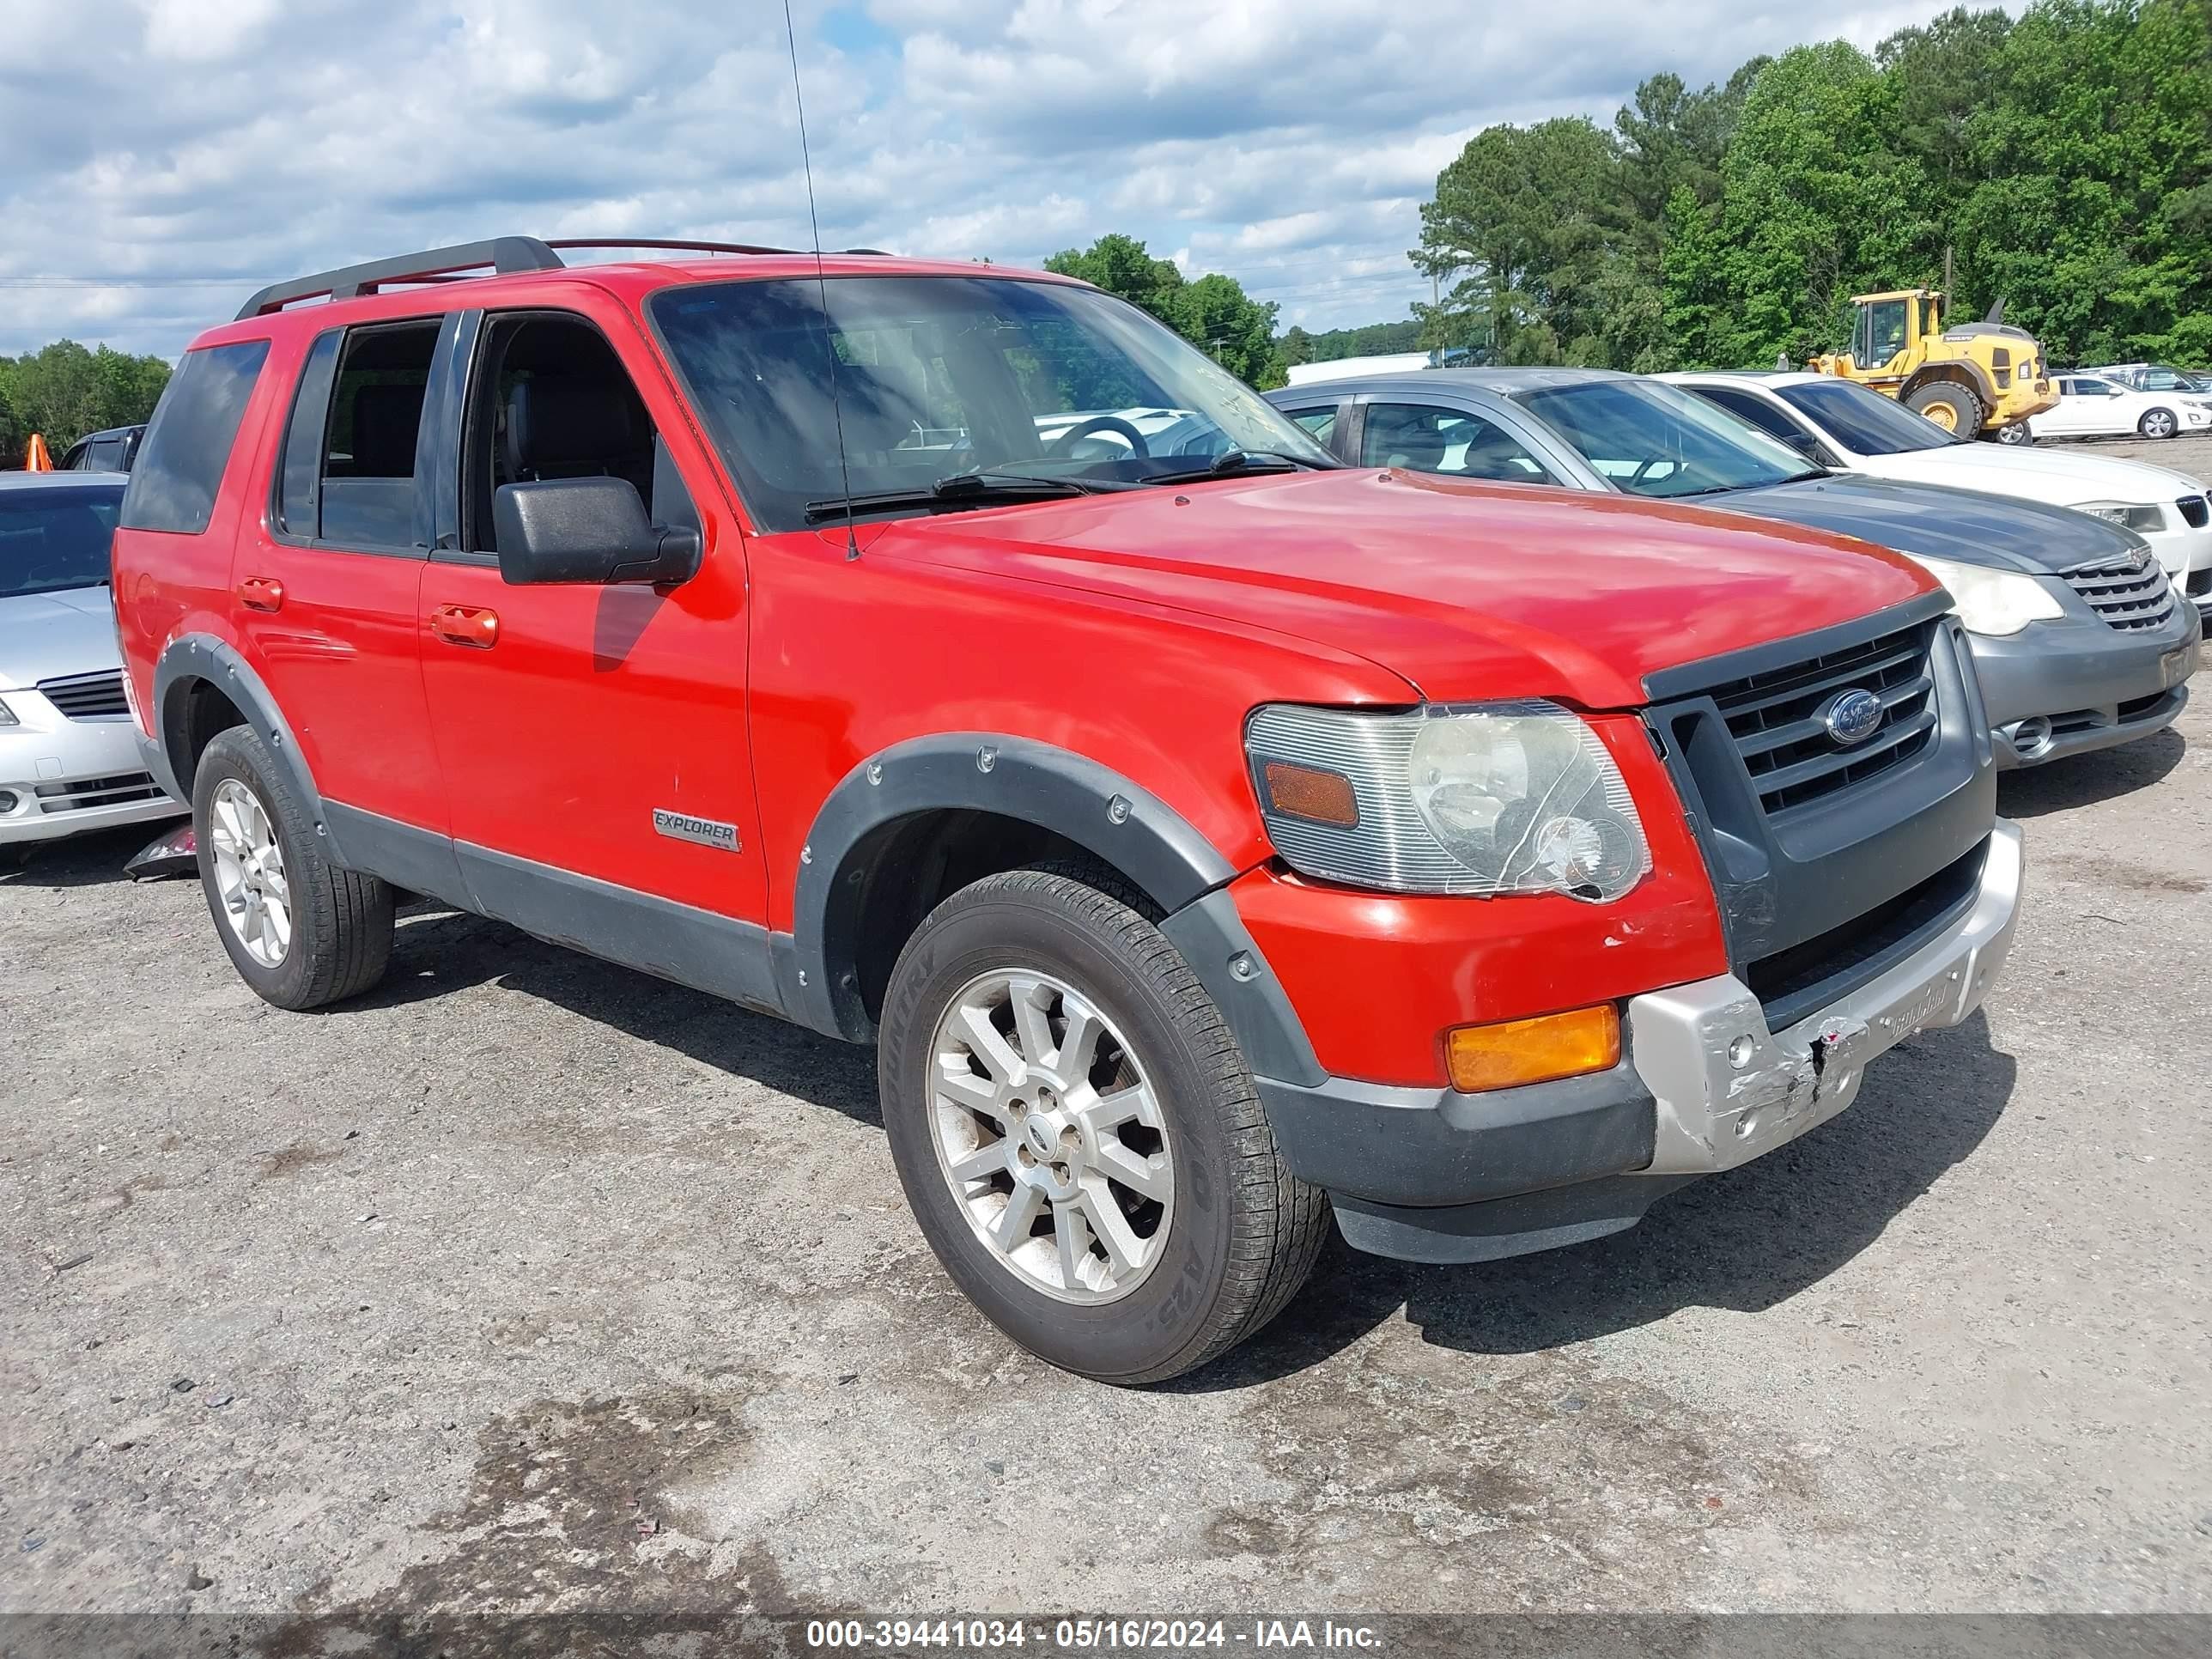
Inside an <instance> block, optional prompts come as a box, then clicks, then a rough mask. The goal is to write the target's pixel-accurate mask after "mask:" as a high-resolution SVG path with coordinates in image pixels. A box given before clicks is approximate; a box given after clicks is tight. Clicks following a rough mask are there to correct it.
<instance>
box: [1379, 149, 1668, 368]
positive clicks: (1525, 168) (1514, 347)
mask: <svg viewBox="0 0 2212 1659" xmlns="http://www.w3.org/2000/svg"><path fill="white" fill-rule="evenodd" d="M1627 230H1628V213H1627V210H1626V197H1625V196H1624V194H1623V193H1622V191H1621V188H1620V156H1619V155H1618V153H1617V152H1616V151H1615V149H1614V148H1613V141H1612V140H1611V138H1610V137H1608V136H1607V134H1605V133H1603V132H1601V131H1599V130H1598V129H1597V128H1596V127H1595V125H1592V124H1591V123H1590V122H1589V121H1588V120H1586V119H1584V118H1581V117H1578V116H1577V117H1571V118H1569V117H1562V118H1558V119H1555V120H1550V121H1543V122H1539V123H1538V124H1537V125H1534V126H1531V127H1514V126H1492V127H1486V128H1484V129H1483V131H1480V132H1479V133H1477V134H1475V136H1474V137H1473V138H1472V139H1470V140H1468V144H1467V147H1466V148H1465V149H1462V151H1461V152H1460V154H1459V155H1457V156H1456V157H1455V158H1454V159H1453V160H1452V161H1450V162H1449V163H1448V164H1447V165H1446V166H1445V167H1444V170H1443V172H1442V173H1438V174H1437V193H1436V196H1435V197H1434V198H1433V199H1432V200H1431V201H1428V202H1425V203H1424V204H1422V206H1421V245H1420V246H1419V247H1418V248H1415V249H1413V251H1412V253H1411V256H1410V257H1411V258H1412V259H1413V264H1414V267H1415V269H1417V270H1419V271H1421V272H1422V274H1423V275H1425V276H1431V277H1434V278H1436V279H1437V280H1438V281H1439V282H1444V281H1449V282H1450V283H1452V286H1451V289H1450V290H1449V292H1448V293H1446V294H1445V295H1443V298H1442V300H1441V301H1439V302H1438V303H1437V304H1434V305H1430V306H1419V305H1417V306H1415V307H1414V308H1413V309H1414V314H1415V315H1416V316H1417V317H1418V318H1419V319H1420V320H1421V323H1422V333H1421V343H1422V344H1424V345H1428V346H1432V347H1436V346H1440V347H1447V348H1449V347H1457V346H1467V347H1484V346H1486V347H1488V348H1489V349H1492V351H1494V352H1495V353H1496V355H1497V356H1498V360H1499V361H1501V362H1558V361H1560V360H1561V357H1562V355H1563V354H1565V353H1568V352H1574V353H1577V354H1580V353H1584V352H1587V351H1589V350H1590V349H1594V343H1595V341H1597V340H1598V339H1599V338H1601V328H1600V319H1599V317H1598V315H1597V312H1598V307H1599V305H1600V302H1601V286H1600V285H1601V279H1602V278H1604V277H1605V276H1606V275H1607V271H1608V269H1609V268H1610V266H1611V264H1612V262H1613V258H1615V257H1616V256H1617V255H1618V254H1619V253H1620V252H1621V250H1622V248H1623V246H1624V245H1625V242H1626V236H1627Z"/></svg>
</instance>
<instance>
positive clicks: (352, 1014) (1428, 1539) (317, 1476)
mask: <svg viewBox="0 0 2212 1659" xmlns="http://www.w3.org/2000/svg"><path fill="white" fill-rule="evenodd" d="M2208 447H2212V446H2208ZM2159 453H2160V459H2172V460H2174V461H2179V460H2180V459H2181V458H2180V456H2179V446H2166V447H2161V448H2160V451H2159ZM2183 464H2186V463H2183ZM2207 470H2212V468H2208V469H2207ZM2002 805H2003V810H2005V811H2007V812H2008V813H2010V814H2011V815H2013V816H2014V817H2017V818H2019V819H2021V821H2023V822H2024V823H2026V825H2027V831H2028V835H2029V837H2030V842H2029V849H2030V858H2031V862H2032V871H2031V900H2032V902H2031V905H2030V908H2028V910H2027V915H2026V918H2025V921H2024V922H2023V924H2022V927H2021V933H2020V937H2019V941H2018V944H2017V945H2016V947H2015V951H2014V955H2013V960H2012V964H2011V969H2010V972H2009V976H2008V980H2007V981H2006V982H2005V983H2004V984H2003V985H2002V987H2001V988H2000V990H1999V992H1998V994H1997V995H1996V999H1995V1001H1994V1003H1993V1005H1992V1006H1991V1007H1990V1009H1989V1011H1988V1012H1987V1013H1986V1015H1985V1016H1984V1017H1978V1018H1976V1019H1975V1020H1974V1021H1973V1022H1972V1024H1969V1025H1968V1026H1966V1027H1965V1028H1962V1029H1960V1030H1955V1031H1949V1032H1944V1033H1941V1034H1936V1035H1930V1036H1923V1037H1921V1038H1918V1039H1916V1040H1914V1041H1913V1042H1910V1043H1909V1044H1907V1045H1906V1046H1905V1048H1902V1049H1900V1050H1899V1052H1898V1053H1897V1054H1893V1056H1891V1057H1890V1058H1889V1059H1888V1060H1887V1061H1886V1062H1885V1063H1884V1064H1882V1065H1881V1066H1880V1067H1879V1068H1878V1069H1877V1070H1876V1071H1875V1073H1874V1075H1873V1077H1872V1078H1871V1079H1870V1081H1869V1085H1868V1088H1867V1091H1866V1092H1865V1093H1864V1095H1863V1097H1861V1099H1860V1101H1859V1103H1857V1105H1855V1106H1854V1107H1853V1108H1852V1109H1850V1111H1849V1112H1847V1113H1845V1114H1844V1115H1843V1116H1842V1117H1840V1118H1838V1120H1837V1121H1835V1122H1833V1123H1832V1124H1831V1125H1829V1126H1827V1127H1825V1128H1823V1129H1821V1130H1820V1131H1818V1132H1816V1133H1814V1134H1813V1135H1811V1136H1809V1137H1808V1138H1807V1139H1804V1140H1802V1141H1801V1142H1799V1143H1797V1144H1796V1146H1793V1147H1790V1148H1789V1149H1786V1150H1784V1152H1780V1153H1778V1154H1776V1155H1774V1156H1772V1157H1770V1158H1766V1159H1765V1160H1764V1161H1762V1162H1759V1163H1758V1164H1753V1165H1751V1166H1749V1167H1747V1168H1746V1169H1744V1170H1740V1171H1737V1172H1736V1173H1735V1174H1733V1175H1730V1176H1723V1177H1719V1178H1717V1179H1714V1180H1711V1181H1708V1182H1704V1183H1702V1184H1701V1185H1699V1186H1698V1187H1695V1188H1691V1189H1690V1190H1688V1191H1687V1192H1686V1193H1684V1194H1680V1195H1679V1196H1678V1197H1676V1198H1674V1199H1673V1200H1668V1202H1667V1203H1665V1204H1663V1205H1662V1206H1661V1207H1660V1208H1659V1209H1658V1210H1656V1212H1654V1213H1653V1215H1652V1216H1651V1218H1650V1220H1649V1221H1648V1222H1647V1223H1646V1224H1645V1225H1644V1226H1643V1227H1641V1228H1639V1229H1638V1230H1636V1231H1632V1232H1630V1233H1628V1234H1625V1235H1622V1236H1620V1237H1616V1238H1613V1239H1608V1240H1605V1241H1602V1242H1601V1243H1595V1244H1591V1245H1587V1246H1583V1247H1582V1248H1579V1249H1572V1250H1568V1251H1563V1252H1559V1253H1557V1254H1554V1255H1546V1256H1539V1257H1534V1258H1531V1259H1528V1260H1524V1261H1513V1262H1506V1263H1501V1264H1497V1265H1493V1266H1487V1267H1470V1268H1463V1269H1451V1270H1445V1269H1433V1268H1419V1267H1404V1266H1399V1265H1396V1264H1392V1263H1387V1262H1382V1261H1372V1260H1369V1259H1365V1258H1359V1257H1355V1256H1352V1255H1349V1254H1348V1253H1345V1252H1342V1251H1339V1252H1337V1253H1336V1254H1334V1255H1332V1256H1331V1257H1330V1258H1329V1260H1328V1262H1327V1263H1326V1265H1325V1268H1324V1271H1323V1273H1322V1275H1321V1276H1320V1277H1319V1278H1318V1279H1316V1282H1315V1283H1314V1285H1312V1287H1311V1288H1310V1290H1309V1291H1308V1292H1307V1293H1306V1294H1305V1295H1304V1297H1303V1298H1302V1299H1301V1300H1300V1301H1298V1302H1297V1304H1295V1305H1294V1306H1293V1307H1292V1308H1291V1310H1290V1312H1289V1313H1288V1314H1287V1315H1286V1316H1285V1317H1284V1318H1283V1319H1282V1320H1281V1321H1280V1322H1279V1324H1277V1325H1276V1326H1275V1327H1274V1328H1273V1330H1272V1331H1271V1332H1270V1333H1269V1334H1267V1335H1266V1336H1265V1337H1263V1338H1262V1339H1261V1340H1260V1341H1259V1342H1257V1343H1256V1344H1255V1345H1253V1346H1250V1347H1249V1348H1248V1349H1246V1350H1244V1351H1243V1352H1241V1353H1240V1354H1238V1355H1237V1356H1233V1357H1232V1358H1231V1360H1230V1361H1229V1362H1227V1363H1225V1364H1223V1365H1221V1366H1219V1367H1218V1368H1216V1369H1214V1370H1212V1371H1209V1372H1207V1373H1205V1374H1202V1375H1200V1376H1198V1377H1196V1378H1194V1379H1189V1380H1188V1381H1187V1382H1186V1383H1183V1384H1182V1385H1181V1386H1178V1387H1176V1388H1173V1389H1166V1390H1162V1391H1158V1392H1152V1393H1146V1394H1131V1393H1116V1392H1113V1391H1110V1390H1107V1389H1099V1388H1096V1387H1093V1386H1091V1385H1089V1384H1086V1383H1079V1382H1076V1381H1073V1380H1071V1379H1069V1378H1067V1377H1066V1376H1060V1375H1058V1374H1056V1373H1054V1372H1051V1371H1049V1370H1046V1369H1045V1368H1043V1367H1042V1366H1041V1365H1039V1364H1036V1362H1034V1361H1032V1360H1030V1359H1029V1358H1026V1357H1024V1356H1023V1355H1021V1354H1019V1353H1018V1352H1014V1351H1012V1350H1011V1349H1010V1348H1009V1347H1008V1346H1006V1344H1005V1343H1004V1342H1002V1341H1001V1340H1000V1339H999V1338H998V1337H997V1336H996V1334H994V1333H993V1332H992V1331H991V1330H990V1329H989V1328H987V1327H986V1326H984V1325H983V1324H982V1322H981V1321H980V1320H979V1319H978V1318H977V1317H976V1316H975V1315H973V1314H972V1313H971V1312H970V1311H969V1309H968V1307H967V1305H966V1304H964V1303H963V1301H962V1300H961V1299H960V1298H959V1297H957V1295H956V1294H955V1293H954V1292H953V1291H951V1288H950V1287H949V1285H947V1284H946V1282H945V1279H943V1278H942V1276H941V1275H940V1274H939V1272H938V1270H937V1267H935V1265H934V1263H933V1261H932V1260H931V1258H930V1257H929V1255H927V1252H926V1250H925V1249H924V1248H923V1246H922V1244H921V1241H920V1239H919V1237H918V1236H917V1234H916V1232H915V1230H914V1228H913V1226H912V1225H911V1224H910V1223H909V1221H908V1218H907V1216H906V1213H905V1212H904V1209H903V1206H902V1203H901V1200H900V1198H899V1195H898V1192H897V1188H896V1184H895V1182H894V1181H893V1178H892V1174H891V1167H890V1158H889V1155H888V1153H887V1152H886V1150H885V1147H884V1138H883V1134H882V1133H881V1131H880V1129H879V1127H878V1123H877V1121H876V1115H875V1106H874V1090H873V1084H872V1071H871V1061H870V1057H869V1056H868V1055H866V1054H863V1053H861V1052H860V1051H858V1050H854V1049H849V1048H842V1047H840V1046H837V1045H836V1044H833V1043H829V1042H824V1041H821V1040H818V1039H816V1038H814V1037H811V1036H805V1035H804V1034H801V1033H799V1032H798V1031H797V1030H793V1029H790V1028H787V1027H784V1026H781V1025H779V1024H775V1023H773V1022H770V1021H768V1020H765V1019H762V1018H755V1017H752V1016H750V1015H747V1014H744V1013H741V1012H736V1011H734V1010H732V1009H730V1008H728V1007H726V1006H721V1005H718V1004H716V1003H714V1002H712V1001H710V1000H707V999H705V998H703V997H700V996H696V995H693V994H689V993H687V992H684V991H681V990H678V989H674V988H671V987H667V986H664V985H662V984H659V983H658V982H656V981H652V980H650V979H646V978H642V977H640V976H637V975H632V974H629V973H626V972H623V971H622V970H619V969H613V968H609V967H605V966H603V965H600V964H599V963H594V962H592V961H589V960H587V959H586V958H584V957H578V956H574V955H572V954H569V953H568V952H566V951H560V950H557V949H554V948H552V947H550V946H546V945H538V944H536V943H534V942H532V940H530V939H526V938H524V937H522V936H520V935H519V934H517V933H513V932H511V931H509V930H507V929H506V928H503V927H496V926H493V925H490V924H488V923H485V922H482V921H476V920H473V919H469V918H465V917H460V916H457V915H451V914H446V913H441V912H433V911H422V912H420V913H416V914H410V915H408V916H407V917H406V918H405V919H404V921H403V925H402V929H401V935H400V943H399V946H398V957H397V960H396V962H395V965H394V971H393V974H392V978H391V980H390V981H389V982H388V984H387V985H386V987H385V988H384V989H383V991H382V992H381V993H380V994H378V995H377V996H375V997H374V998H373V999H371V1000H369V1001H368V1002H367V1003H366V1004H364V1005H362V1006H356V1007H351V1008H348V1009H345V1010H343V1011H341V1012H333V1013H330V1014H325V1015H321V1016H295V1015H286V1014H282V1013H279V1012H275V1011H274V1010H271V1009H269V1008H267V1007H265V1006H263V1005H262V1004H260V1003H259V1002H258V1001H257V1000H255V999H254V998H253V997H252V995H251V994H249V993H248V992H247V991H246V988H245V987H244V986H243V985H241V984H240V981H238V979H237V977H236V976H235V975H234V974H233V973H232V972H231V971H230V969H229V967H228V963H226V962H225V960H224V958H223V957H222V953H221V951H220V950H219V949H218V948H217V946H216V941H215V939H214V936H213V934H212V933H211V932H210V921H209V919H208V916H207V914H206V912H205V910H204V907H203V904H202V901H201V897H200V894H199V890H198V888H197V884H185V883H167V884H155V885H149V886H140V887H133V886H131V885H129V884H125V883H124V882H122V881H121V880H119V879H118V877H117V871H118V866H119V865H120V863H121V861H122V860H123V859H124V857H125V856H126V855H127V854H129V853H130V852H131V851H132V850H135V848H136V847H137V845H138V844H139V842H141V840H142V839H143V836H140V835H138V834H137V833H125V834H124V835H121V836H110V837H103V838H100V839H98V840H94V841H92V842H85V843H80V844H76V845H74V846H71V847H70V848H66V849H65V850H60V851H57V852H51V853H49V854H46V855H44V856H43V857H41V858H40V860H37V861H36V862H35V863H33V865H32V866H30V867H29V868H28V869H27V870H25V871H23V872H20V873H17V874H15V875H12V876H9V877H6V878H0V1005H4V1013H0V1033H4V1045H3V1046H4V1056H5V1063H4V1067H0V1079H4V1082H0V1089H4V1091H5V1099H6V1106H7V1114H6V1120H5V1121H6V1126H7V1127H6V1131H5V1135H4V1143H0V1229H4V1237H5V1243H6V1249H5V1253H4V1257H3V1258H0V1528H4V1529H5V1540H4V1543H5V1547H4V1548H0V1608H6V1609H14V1610H26V1609H37V1610H58V1609H70V1608H83V1607H94V1608H112V1609H149V1610H150V1609H165V1608H166V1609H176V1608H182V1607H202V1608H209V1607H213V1608H222V1609H234V1610H244V1609H249V1608H251V1609H263V1610H269V1611H273V1612H283V1613H294V1614H299V1615H304V1616H307V1617H310V1618H313V1617H318V1616H337V1617H343V1618H348V1619H350V1618H356V1617H361V1616H364V1615H374V1614H376V1613H380V1612H384V1611H389V1610H395V1609H398V1608H403V1607H404V1608H410V1609H420V1608H425V1607H429V1608H437V1609H443V1610H449V1611H452V1610H468V1609H483V1608H489V1607H520V1606H544V1605H549V1604H551V1605H562V1606H607V1605H615V1604H621V1603H644V1604H647V1605H700V1604H702V1603H705V1602H708V1601H712V1602H715V1603H720V1604H725V1605H731V1606H738V1605H744V1604H746V1603H748V1602H750V1603H751V1604H755V1605H764V1606H770V1607H786V1606H790V1605H793V1604H797V1605H802V1606H820V1605H823V1604H825V1603H839V1604H848V1605H849V1604H860V1605H865V1606H867V1607H874V1608H886V1609H902V1610H903V1609H908V1608H915V1607H933V1608H937V1609H939V1610H950V1609H953V1608H961V1609H965V1610H969V1611H987V1610H992V1609H1000V1610H1004V1609H1010V1608H1029V1609H1040V1608H1045V1607H1060V1608H1082V1609H1092V1610H1097V1609H1106V1610H1139V1609H1156V1610H1160V1611H1176V1610H1182V1609H1185V1608H1188V1607H1194V1606H1206V1607H1212V1608H1216V1609H1231V1608H1237V1607H1249V1606H1254V1605H1261V1604H1264V1605H1267V1606H1270V1607H1304V1608H1306V1609H1309V1610H1312V1609H1328V1608H1368V1609H1391V1610H1417V1609H1456V1608H1513V1607H1544V1608H1561V1609H1573V1608H1584V1607H1591V1608H1662V1609H1676V1608H1679V1609H1710V1608H1760V1607H1850V1608H1906V1609H1934V1610H1942V1609H1960V1608H2021V1609H2091V1608H2099V1609H2144V1610H2149V1609H2161V1610H2184V1609H2187V1610H2196V1611H2205V1610H2212V1428H2208V1422H2212V1419H2208V1414H2207V1412H2206V1408H2205V1401H2207V1400H2208V1399H2212V1182H2208V1181H2207V1179H2206V1168H2207V1164H2208V1162H2212V1127H2208V1123H2207V1116H2206V1109H2205V1108H2206V1100H2207V1092H2206V1088H2205V1083H2204V1070H2203V1034H2204V1033H2205V1032H2206V1031H2207V1030H2212V957H2208V956H2207V953H2206V951H2205V950H2204V948H2203V941H2204V939H2206V937H2207V935H2208V933H2212V897H2208V892H2212V842H2208V837H2207V833H2206V829H2205V825H2206V824H2207V823H2208V822H2212V697H2208V698H2207V699H2206V700H2205V701H2204V702H2200V704H2199V705H2198V706H2197V707H2196V708H2191V710H2190V711H2188V713H2187V714H2186V715H2185V718H2184V720H2183V722H2182V724H2181V726H2179V728H2178V729H2177V730H2176V731H2175V732H2168V733H2166V734H2164V735H2162V736H2160V737H2159V738H2154V739H2152V740H2150V741H2148V742H2145V743H2142V744H2136V745H2135V746H2133V747H2131V748H2130V749H2128V750H2122V751H2120V752H2118V753H2117V754H2114V755H2109V756H2103V757H2088V758H2087V759H2085V760H2081V761H2075V762H2071V763H2065V764H2063V765H2061V766H2059V767H2056V768H2053V769H2048V770H2046V771H2043V772H2040V773H2036V774H2031V775H2025V776H2021V777H2015V778H2012V779H2008V781H2006V783H2005V785H2004V787H2003V792H2002Z"/></svg>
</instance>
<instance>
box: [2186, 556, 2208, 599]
mask: <svg viewBox="0 0 2212 1659" xmlns="http://www.w3.org/2000/svg"><path fill="white" fill-rule="evenodd" d="M2189 597H2190V598H2191V599H2212V564H2208V565H2206V566H2205V567H2204V568H2203V569H2202V570H2192V571H2191V572H2190V573H2189Z"/></svg>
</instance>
